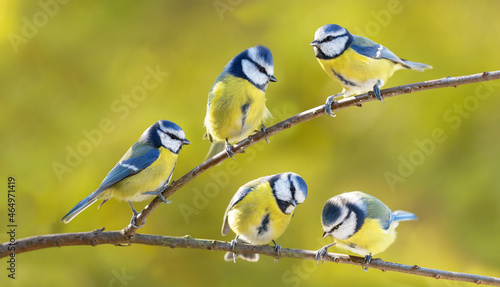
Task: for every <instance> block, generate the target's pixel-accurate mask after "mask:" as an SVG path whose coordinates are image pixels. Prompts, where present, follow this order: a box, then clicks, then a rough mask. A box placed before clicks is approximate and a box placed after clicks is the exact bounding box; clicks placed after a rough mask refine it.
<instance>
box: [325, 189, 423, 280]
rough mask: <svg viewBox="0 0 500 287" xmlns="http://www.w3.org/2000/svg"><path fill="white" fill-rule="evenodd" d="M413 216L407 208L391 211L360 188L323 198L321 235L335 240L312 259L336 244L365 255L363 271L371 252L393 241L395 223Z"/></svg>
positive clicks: (381, 248)
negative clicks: (326, 198)
mask: <svg viewBox="0 0 500 287" xmlns="http://www.w3.org/2000/svg"><path fill="white" fill-rule="evenodd" d="M416 219H417V216H416V215H415V214H413V213H410V212H407V211H402V210H398V211H391V210H390V209H389V207H387V205H385V204H384V203H383V202H382V201H380V200H379V199H377V198H375V197H374V196H372V195H369V194H367V193H364V192H361V191H351V192H345V193H342V194H339V195H336V196H334V197H332V198H330V199H328V200H327V201H326V203H325V205H324V206H323V211H322V213H321V224H322V225H323V230H324V233H323V238H325V237H327V236H332V237H333V238H334V239H335V241H334V242H333V243H332V244H328V245H326V246H324V247H323V248H321V249H320V250H319V251H318V252H317V254H316V259H317V261H319V260H321V259H322V258H323V256H324V255H325V254H326V252H327V250H328V248H329V247H331V246H333V245H335V244H337V245H338V246H339V247H341V248H344V249H347V250H350V251H351V252H354V253H356V254H359V255H362V256H365V259H364V261H365V266H364V267H363V269H364V270H365V271H366V270H368V265H369V264H370V262H371V259H372V255H374V254H377V253H380V252H383V251H385V250H386V249H387V247H389V246H390V245H391V244H392V243H393V242H394V240H395V239H396V231H395V228H396V227H397V226H398V224H399V222H400V221H406V220H416Z"/></svg>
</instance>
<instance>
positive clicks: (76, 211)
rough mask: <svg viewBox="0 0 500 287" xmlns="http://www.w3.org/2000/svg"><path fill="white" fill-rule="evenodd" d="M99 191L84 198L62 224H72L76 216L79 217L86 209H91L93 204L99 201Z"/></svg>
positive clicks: (64, 218) (67, 214)
mask: <svg viewBox="0 0 500 287" xmlns="http://www.w3.org/2000/svg"><path fill="white" fill-rule="evenodd" d="M97 191H98V190H96V191H94V192H93V193H92V194H90V195H89V196H87V197H86V198H84V199H83V200H82V201H80V202H78V203H77V204H76V205H75V207H73V208H72V209H71V210H70V211H69V212H68V213H66V215H65V216H63V218H62V219H61V221H62V222H64V223H68V222H70V221H71V220H72V219H73V218H74V217H75V216H77V215H78V214H79V213H80V212H82V211H83V210H84V209H85V208H87V207H89V206H90V205H92V203H94V202H96V200H97V195H98V194H100V192H99V193H97Z"/></svg>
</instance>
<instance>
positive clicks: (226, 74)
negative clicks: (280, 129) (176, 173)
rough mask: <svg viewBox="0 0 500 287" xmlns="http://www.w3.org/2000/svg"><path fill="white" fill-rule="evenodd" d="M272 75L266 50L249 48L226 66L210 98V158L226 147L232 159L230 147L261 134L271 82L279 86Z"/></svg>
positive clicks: (272, 67) (271, 62)
mask: <svg viewBox="0 0 500 287" xmlns="http://www.w3.org/2000/svg"><path fill="white" fill-rule="evenodd" d="M273 73H274V64H273V55H272V54H271V51H269V49H268V48H266V47H264V46H255V47H252V48H249V49H247V50H245V51H243V52H241V53H240V54H238V55H237V56H236V57H234V58H233V59H231V60H230V61H229V63H227V65H226V67H225V68H224V70H223V71H222V73H221V74H220V75H219V76H218V77H217V79H216V80H215V83H214V84H213V86H212V88H211V90H210V93H209V94H208V104H207V114H206V116H205V127H206V129H207V132H206V134H205V137H206V138H208V139H209V140H210V142H211V143H212V146H211V147H210V150H209V152H208V155H207V158H210V157H212V156H214V155H215V154H217V153H219V152H221V151H223V150H224V147H225V149H226V152H227V153H228V155H229V156H231V157H233V151H232V145H231V144H234V143H237V142H239V141H242V140H244V139H245V138H246V137H248V136H249V135H251V134H252V133H253V132H254V131H256V130H258V129H259V127H261V124H262V122H263V121H264V120H265V119H266V118H268V117H269V116H270V113H269V111H268V110H267V108H266V89H267V86H268V84H269V82H276V78H275V77H274V76H273ZM262 129H265V127H264V125H262ZM233 159H234V158H233Z"/></svg>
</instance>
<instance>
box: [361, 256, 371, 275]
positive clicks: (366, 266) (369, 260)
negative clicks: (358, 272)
mask: <svg viewBox="0 0 500 287" xmlns="http://www.w3.org/2000/svg"><path fill="white" fill-rule="evenodd" d="M370 262H372V255H371V254H368V255H366V256H365V265H364V266H363V271H365V272H366V271H368V265H370Z"/></svg>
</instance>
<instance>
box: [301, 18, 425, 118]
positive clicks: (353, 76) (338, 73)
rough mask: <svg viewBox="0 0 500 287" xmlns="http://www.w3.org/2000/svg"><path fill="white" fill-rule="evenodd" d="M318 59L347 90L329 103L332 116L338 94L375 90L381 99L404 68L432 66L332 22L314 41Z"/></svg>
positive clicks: (327, 105) (318, 31)
mask: <svg viewBox="0 0 500 287" xmlns="http://www.w3.org/2000/svg"><path fill="white" fill-rule="evenodd" d="M311 46H313V48H314V52H315V54H316V58H317V59H318V61H319V63H320V65H321V67H323V69H324V70H325V72H326V73H327V74H328V75H329V76H330V77H331V78H333V79H334V80H335V81H337V82H338V83H339V84H340V85H341V86H342V88H343V89H344V90H343V91H342V93H340V94H338V95H335V96H331V97H329V98H328V100H327V102H326V106H325V109H326V112H327V113H328V114H330V115H332V111H331V104H332V102H333V101H334V98H335V97H338V96H344V97H347V96H350V95H354V94H361V93H365V92H368V91H372V90H373V93H374V94H375V96H376V97H377V99H379V100H380V101H381V102H383V100H382V96H381V94H380V87H382V86H383V85H384V84H385V82H387V80H388V79H389V78H390V77H391V76H392V74H393V73H394V72H395V71H397V70H400V69H411V70H417V71H424V70H425V69H431V68H432V66H429V65H426V64H422V63H416V62H411V61H408V60H404V59H401V58H399V57H398V56H396V54H394V53H393V52H391V50H389V49H387V48H386V47H384V46H382V45H380V44H377V43H375V42H373V41H372V40H370V39H367V38H365V37H361V36H357V35H352V34H351V33H349V31H347V29H345V28H343V27H341V26H339V25H333V24H328V25H325V26H323V27H321V28H319V29H318V30H317V31H316V34H315V35H314V41H313V42H312V43H311Z"/></svg>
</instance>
